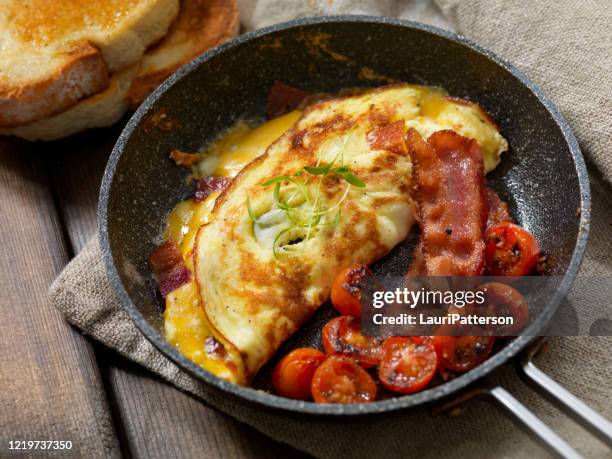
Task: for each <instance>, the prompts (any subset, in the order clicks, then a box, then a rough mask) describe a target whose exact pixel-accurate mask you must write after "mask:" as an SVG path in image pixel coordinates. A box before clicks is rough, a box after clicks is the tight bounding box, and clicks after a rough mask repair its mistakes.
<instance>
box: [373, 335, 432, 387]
mask: <svg viewBox="0 0 612 459" xmlns="http://www.w3.org/2000/svg"><path fill="white" fill-rule="evenodd" d="M437 367H438V357H437V356H436V350H435V349H434V347H433V345H432V344H431V343H429V342H422V343H420V344H418V343H416V342H415V341H414V340H413V339H411V338H404V337H401V336H395V337H392V338H389V339H388V340H386V341H385V343H384V344H383V358H382V360H381V362H380V368H379V369H378V377H379V378H380V381H381V382H382V384H383V386H385V387H386V388H387V389H389V390H392V391H394V392H399V393H402V394H412V393H414V392H418V391H420V390H422V389H424V388H425V386H427V384H429V382H430V381H431V379H432V378H433V377H434V375H435V374H436V368H437Z"/></svg>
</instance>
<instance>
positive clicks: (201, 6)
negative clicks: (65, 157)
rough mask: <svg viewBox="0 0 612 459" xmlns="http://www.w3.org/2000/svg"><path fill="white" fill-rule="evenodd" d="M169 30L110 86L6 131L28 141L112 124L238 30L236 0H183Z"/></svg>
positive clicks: (4, 132)
mask: <svg viewBox="0 0 612 459" xmlns="http://www.w3.org/2000/svg"><path fill="white" fill-rule="evenodd" d="M180 5H181V6H180V12H179V15H178V17H177V18H176V20H175V21H174V22H173V24H172V25H171V26H170V28H169V29H168V34H167V35H166V36H165V37H164V38H163V39H162V40H161V41H160V42H159V43H157V44H155V45H154V46H152V47H151V48H150V49H149V50H148V51H147V52H146V53H145V56H144V58H143V60H142V61H141V63H140V64H139V65H136V66H135V67H131V68H130V69H129V71H126V72H120V74H117V75H113V77H112V78H111V79H110V85H109V87H108V88H107V89H106V90H104V91H102V92H100V93H99V94H95V95H94V96H91V97H88V98H86V99H84V100H82V101H80V102H79V103H77V104H76V105H74V106H72V107H71V108H69V109H67V110H65V111H63V112H61V113H58V114H55V115H53V116H50V117H46V118H43V119H40V120H37V121H35V122H32V123H29V124H25V125H22V126H17V127H13V128H5V129H2V128H0V135H14V136H17V137H22V138H24V139H27V140H54V139H59V138H62V137H66V136H68V135H71V134H74V133H76V132H79V131H82V130H84V129H89V128H93V127H103V126H109V125H111V124H113V123H114V122H116V121H117V120H118V119H119V118H121V116H122V115H123V113H125V111H126V110H127V108H128V106H130V108H132V109H135V108H136V107H137V106H138V104H139V103H140V102H141V101H142V99H144V98H145V97H146V96H147V95H148V94H149V92H151V91H152V90H153V89H155V87H157V85H158V84H159V83H161V82H162V81H163V80H164V79H166V78H167V77H168V76H170V75H171V74H172V73H173V72H174V71H175V70H176V69H178V68H179V67H181V66H182V65H183V64H185V63H187V62H189V61H190V60H191V59H193V58H194V57H195V56H198V55H199V54H201V53H202V52H204V51H206V50H207V49H208V48H210V47H212V46H216V45H218V44H219V43H221V42H222V41H225V40H226V39H228V38H231V37H232V36H233V35H235V34H236V33H237V31H238V8H237V6H236V0H208V1H207V0H182V1H181V4H180Z"/></svg>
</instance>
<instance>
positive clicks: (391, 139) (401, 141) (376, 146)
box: [366, 120, 408, 155]
mask: <svg viewBox="0 0 612 459" xmlns="http://www.w3.org/2000/svg"><path fill="white" fill-rule="evenodd" d="M366 139H367V140H368V145H369V146H370V149H371V150H387V151H390V152H391V153H396V154H398V155H406V154H407V153H408V146H407V145H406V124H405V123H404V121H403V120H399V121H395V122H393V123H391V124H387V125H386V126H376V127H374V128H373V129H372V130H371V131H370V132H368V133H367V134H366Z"/></svg>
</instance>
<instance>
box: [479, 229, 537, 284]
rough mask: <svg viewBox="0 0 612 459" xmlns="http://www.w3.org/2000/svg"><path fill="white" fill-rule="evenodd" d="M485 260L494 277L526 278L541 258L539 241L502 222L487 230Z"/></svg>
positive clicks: (525, 232) (526, 232) (524, 230)
mask: <svg viewBox="0 0 612 459" xmlns="http://www.w3.org/2000/svg"><path fill="white" fill-rule="evenodd" d="M485 240H486V243H487V246H486V250H485V258H486V263H487V272H488V274H490V275H492V276H525V275H527V274H529V273H530V272H531V271H532V270H533V268H534V267H535V265H536V263H537V261H538V258H539V257H540V246H539V245H538V241H536V240H535V238H534V237H533V236H532V235H531V233H530V232H529V231H527V230H526V229H524V228H522V227H520V226H518V225H515V224H514V223H510V222H502V223H498V224H496V225H493V226H492V227H490V228H489V229H487V232H486V235H485Z"/></svg>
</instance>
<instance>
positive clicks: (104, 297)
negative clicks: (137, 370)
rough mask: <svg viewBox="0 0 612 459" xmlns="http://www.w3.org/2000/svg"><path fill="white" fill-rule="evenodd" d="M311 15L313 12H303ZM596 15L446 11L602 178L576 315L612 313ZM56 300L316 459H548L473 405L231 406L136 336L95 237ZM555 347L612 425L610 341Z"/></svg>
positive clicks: (292, 12) (336, 6) (580, 389)
mask: <svg viewBox="0 0 612 459" xmlns="http://www.w3.org/2000/svg"><path fill="white" fill-rule="evenodd" d="M306 3H307V4H308V5H309V6H304V4H306ZM588 3H589V5H586V4H585V3H584V2H577V1H573V0H563V1H562V2H556V3H552V2H551V3H550V4H547V3H544V2H536V1H534V2H529V3H527V2H507V1H503V0H467V1H459V0H439V1H438V4H439V5H440V7H441V8H442V10H443V11H444V12H445V13H446V14H447V15H448V17H449V18H450V19H451V20H453V21H454V25H455V27H456V28H457V30H459V31H462V32H464V33H465V34H466V35H467V36H469V37H471V38H473V39H475V40H476V41H478V42H480V43H482V44H483V45H485V46H489V47H491V48H492V49H494V50H495V51H497V52H498V53H499V54H500V55H501V56H502V57H505V58H507V59H509V60H511V61H513V62H514V63H515V64H517V65H518V66H519V67H520V68H522V69H523V70H524V71H525V72H526V73H527V74H528V75H530V76H531V77H532V78H533V79H534V80H535V81H536V82H537V83H539V84H540V85H542V86H543V88H544V90H545V91H546V92H547V94H548V95H549V96H551V97H552V99H553V100H554V101H555V102H556V103H557V104H558V105H559V107H560V108H561V111H562V112H563V113H564V114H565V116H567V117H568V119H569V120H570V122H571V123H572V125H573V127H574V129H575V132H576V134H577V136H578V140H579V142H580V144H581V146H582V148H583V149H584V150H585V153H586V155H587V157H588V159H589V160H590V161H591V162H592V163H593V164H594V165H596V166H597V169H599V170H598V171H596V170H594V171H593V174H592V188H593V189H592V191H593V219H592V231H591V234H592V236H591V240H590V242H589V247H588V250H587V255H586V259H585V261H584V263H583V267H582V270H581V276H580V277H579V279H578V281H577V283H576V286H575V287H574V288H573V290H572V296H571V300H572V302H573V303H574V304H575V305H578V306H580V305H585V306H586V305H591V304H593V302H594V301H601V299H602V298H603V299H604V300H607V301H606V304H605V305H604V307H607V302H608V301H609V298H611V295H612V291H611V288H612V286H611V285H610V284H603V283H601V282H599V283H598V284H597V283H596V286H597V290H598V292H597V294H595V293H594V289H593V288H591V287H592V286H593V279H594V278H593V276H594V275H607V276H608V279H610V275H611V274H612V261H611V260H610V254H611V253H612V238H611V237H610V234H611V232H612V200H611V196H612V194H611V193H610V191H611V190H610V187H609V183H610V179H611V178H612V157H611V156H610V155H609V153H608V152H607V151H606V148H608V149H609V148H610V147H612V145H611V142H610V132H611V131H610V123H611V122H612V110H611V109H612V107H611V105H610V101H609V97H610V95H611V94H612V90H611V89H612V72H611V70H612V64H611V58H612V55H611V54H610V53H609V50H610V49H612V37H611V36H610V32H609V30H608V29H609V24H610V23H612V21H610V13H609V12H608V11H607V8H605V7H604V5H603V2H601V3H600V4H597V3H596V2H588ZM266 4H267V6H270V5H271V4H275V6H276V9H268V8H267V7H266ZM561 4H563V5H562V6H561ZM407 5H408V6H410V5H412V6H413V8H412V9H410V8H408V6H407ZM241 8H242V10H243V13H244V12H245V11H246V13H247V14H246V18H247V19H246V20H245V25H246V26H247V27H258V26H261V25H264V24H262V22H264V21H265V20H281V19H282V20H284V19H291V18H292V17H295V16H297V15H302V16H304V15H309V14H322V13H326V14H338V13H346V12H352V13H354V12H361V13H374V14H376V13H377V14H387V15H397V16H402V17H406V16H407V15H409V13H410V11H413V12H415V14H416V17H417V19H419V20H425V21H427V22H435V23H436V24H442V25H443V24H444V19H443V18H440V17H439V16H434V15H435V11H433V10H432V9H431V8H432V7H431V5H429V4H427V2H423V1H420V2H402V1H397V2H394V1H390V0H388V1H383V2H376V1H375V0H344V1H343V0H336V1H335V2H328V1H321V2H316V1H309V2H301V1H298V0H295V1H293V0H292V1H286V2H282V3H281V2H279V0H259V1H255V2H254V1H249V0H243V1H242V2H241ZM262 11H263V12H265V11H276V12H277V16H274V17H273V18H272V19H268V16H270V15H265V14H263V13H261V12H262ZM432 11H433V12H432ZM258 14H259V15H260V16H261V17H260V19H258V16H257V15H258ZM606 15H607V16H606ZM432 17H433V18H434V19H433V20H432ZM264 18H266V19H265V20H264ZM428 19H429V20H428ZM258 21H259V22H258ZM554 179H555V178H554V177H551V180H554ZM597 279H600V278H599V277H598V278H597ZM602 292H603V293H602ZM50 295H51V298H52V301H53V303H54V304H55V306H56V307H57V308H58V309H60V310H61V311H62V312H63V313H64V315H65V316H66V318H67V319H68V321H70V322H71V323H72V324H74V325H75V326H76V327H78V328H79V329H81V330H82V331H83V332H84V333H86V334H88V335H90V336H92V337H93V338H94V339H96V340H98V341H100V342H102V343H104V344H105V345H106V346H108V347H110V348H112V349H115V350H116V351H118V352H119V353H121V354H123V355H125V356H126V357H128V358H130V359H132V360H134V361H136V362H138V363H140V364H142V365H143V366H145V367H146V368H148V369H149V370H151V371H152V372H154V373H156V374H158V375H160V376H161V377H163V378H164V379H166V380H167V381H169V382H170V383H172V384H174V385H175V386H177V387H178V388H180V389H182V390H185V391H187V392H189V393H191V394H192V395H194V396H196V397H197V398H199V399H201V400H202V401H203V402H205V403H207V404H209V405H210V406H213V407H215V408H217V409H219V410H221V411H223V412H225V413H228V414H230V415H231V416H233V417H235V418H236V419H238V420H240V421H242V422H245V423H247V424H249V425H251V426H253V427H254V428H256V429H257V430H259V431H261V432H263V433H264V434H267V435H269V436H270V437H272V438H275V439H276V440H279V441H282V442H285V443H287V444H290V445H292V446H293V447H295V448H297V449H300V450H303V451H306V452H309V453H311V454H313V455H315V456H318V457H347V456H349V457H371V456H372V455H374V454H375V455H377V456H380V457H396V456H397V457H399V456H402V457H407V456H413V455H414V456H416V455H419V456H420V457H441V456H444V457H467V456H469V457H483V458H484V457H529V456H531V457H533V456H534V455H535V456H537V457H540V456H542V455H543V454H544V453H543V450H542V449H540V448H539V447H538V446H537V445H536V444H535V443H533V442H532V441H531V440H530V439H529V438H528V437H527V436H526V435H525V434H524V433H522V432H521V431H520V430H519V429H518V428H516V427H515V426H514V425H513V424H512V423H511V422H510V421H509V420H507V419H506V418H505V417H504V416H500V415H499V414H498V413H497V412H496V410H495V409H493V408H492V407H491V406H490V405H488V404H486V403H484V402H470V403H469V404H468V405H467V408H466V411H465V412H464V413H463V414H462V415H461V416H458V417H453V418H450V417H447V416H440V415H439V416H434V415H432V414H431V413H430V412H428V411H426V410H416V411H411V412H405V413H400V414H397V415H393V416H389V417H380V416H372V417H370V418H365V419H358V420H351V419H347V420H343V422H342V423H337V422H336V423H334V422H331V421H329V420H327V419H324V418H320V419H309V420H303V419H293V418H291V419H290V418H288V417H285V416H284V415H283V414H274V413H269V412H263V411H260V410H258V409H257V408H254V407H252V406H243V405H241V404H237V403H236V402H234V401H232V400H231V399H229V398H227V397H221V396H219V395H218V394H215V393H214V392H212V391H210V390H209V389H208V388H207V387H206V386H205V385H203V384H201V383H199V382H198V381H197V380H195V379H194V378H192V377H191V376H189V375H188V374H187V373H185V372H183V371H182V370H181V369H179V368H178V367H177V366H176V365H174V364H173V363H172V362H171V361H169V360H168V359H166V358H165V357H164V356H163V355H161V354H160V353H159V352H158V351H157V350H156V349H155V348H154V347H153V346H152V345H151V344H150V343H149V342H148V341H147V340H146V339H145V338H144V336H143V335H142V334H141V333H140V332H139V331H138V330H137V329H136V327H135V326H134V325H133V323H132V322H131V320H130V319H129V317H128V315H127V313H126V312H125V311H124V310H123V309H122V307H121V306H120V304H119V301H118V299H117V298H116V297H115V295H114V293H113V290H112V287H111V285H110V283H109V281H108V279H107V278H106V274H105V270H104V266H103V263H102V261H101V256H100V249H99V246H98V240H97V237H94V238H93V239H92V240H91V241H90V242H89V243H88V245H87V246H86V247H85V249H83V251H82V252H81V253H80V254H79V255H78V256H77V257H76V258H75V259H74V260H73V261H72V262H71V263H70V264H69V265H68V266H67V267H66V269H65V270H64V271H63V272H62V273H61V275H60V276H59V277H58V278H57V280H56V281H55V282H54V284H53V285H52V287H51V291H50ZM600 306H601V305H600ZM551 344H552V345H551V346H550V349H549V350H548V351H547V352H546V353H544V355H542V356H541V357H540V358H539V360H538V363H539V365H540V366H541V367H542V368H543V369H544V370H545V371H546V372H547V373H548V374H549V375H551V376H552V377H553V378H555V379H556V380H557V381H559V382H560V383H561V384H563V385H564V386H565V387H567V388H568V389H569V390H570V391H571V392H573V393H574V394H576V395H577V396H579V397H580V398H582V399H583V400H584V401H586V402H587V403H588V404H590V405H591V406H593V407H595V408H597V409H598V410H599V411H601V412H602V414H603V415H604V416H606V417H608V418H612V403H610V389H611V388H612V383H611V381H612V353H611V352H610V349H611V347H612V339H611V338H609V337H605V338H604V337H599V338H598V337H572V338H570V337H566V338H552V339H551ZM492 381H493V382H495V383H498V384H501V385H502V386H504V387H505V388H507V389H509V390H510V391H511V392H512V393H513V394H516V395H517V397H518V398H519V399H520V400H521V401H522V402H523V403H525V404H526V405H527V406H528V407H529V408H530V409H532V410H533V411H534V412H535V413H536V414H537V415H538V416H540V417H541V418H542V419H543V420H544V421H545V422H546V423H547V424H549V425H550V426H551V427H552V428H553V429H555V430H556V431H557V432H558V433H559V434H560V435H561V436H562V437H564V438H565V439H566V440H567V441H568V442H570V444H572V445H573V446H575V447H576V448H577V449H578V450H579V451H580V452H581V453H583V454H585V455H586V456H588V457H609V454H610V452H609V450H607V449H606V448H605V446H604V445H603V444H602V443H600V442H599V441H598V440H595V439H594V438H593V437H591V436H589V434H587V433H586V432H585V431H584V430H583V429H581V428H579V427H577V426H576V425H575V424H574V423H572V422H571V421H570V420H569V419H568V418H567V417H565V416H564V415H563V414H561V413H560V412H559V411H557V410H556V409H555V408H553V407H552V406H551V405H549V404H548V403H546V402H545V401H544V400H543V399H542V398H540V397H538V396H537V395H535V394H534V393H533V392H531V391H530V390H529V389H527V388H525V386H524V385H523V384H522V383H521V382H520V381H519V380H518V378H517V377H516V375H515V374H514V373H513V371H512V370H511V369H509V368H506V369H502V370H501V371H500V372H498V373H496V374H495V375H494V376H493V377H492Z"/></svg>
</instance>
